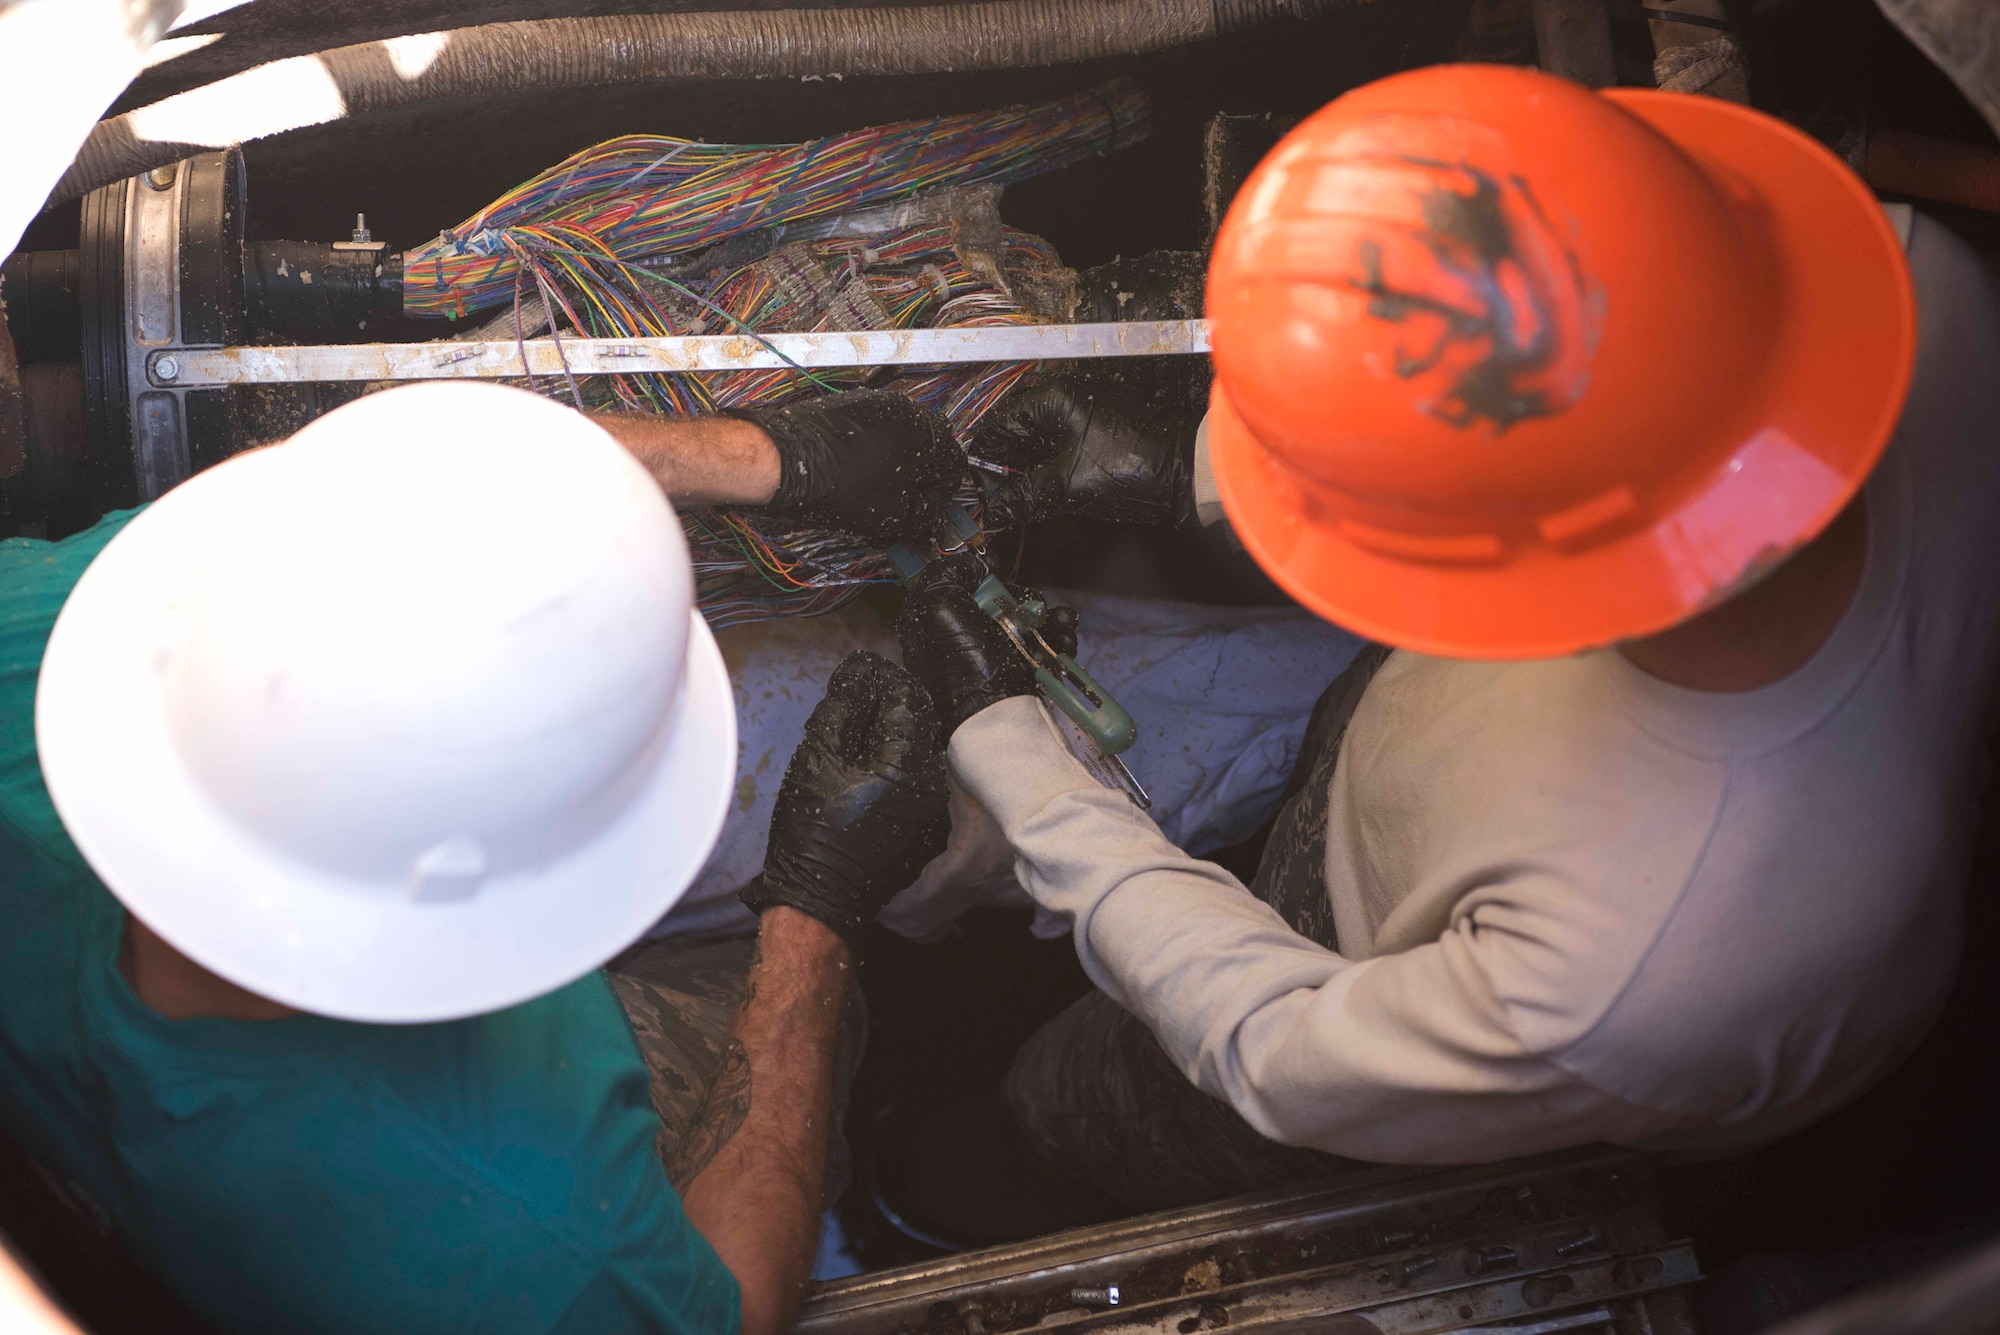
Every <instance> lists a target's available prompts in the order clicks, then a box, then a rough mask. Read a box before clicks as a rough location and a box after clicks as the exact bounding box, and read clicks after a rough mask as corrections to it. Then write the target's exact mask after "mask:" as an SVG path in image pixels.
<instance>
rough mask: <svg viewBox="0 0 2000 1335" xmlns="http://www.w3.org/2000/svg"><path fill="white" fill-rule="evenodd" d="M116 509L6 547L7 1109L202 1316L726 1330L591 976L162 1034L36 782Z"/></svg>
mask: <svg viewBox="0 0 2000 1335" xmlns="http://www.w3.org/2000/svg"><path fill="white" fill-rule="evenodd" d="M127 518H129V516H114V517H112V518H111V519H107V520H106V521H105V522H104V523H102V524H100V525H99V526H97V527H96V528H94V529H91V530H89V531H88V532H85V533H82V534H79V535H77V536H76V537H75V538H72V539H69V540H67V541H65V542H61V543H55V544H50V543H41V542H29V541H13V542H7V543H0V943H4V945H0V950H4V958H0V1089H4V1091H5V1095H4V1097H0V1117H5V1118H6V1120H7V1124H8V1129H9V1130H10V1131H11V1132H12V1133H13V1134H14V1136H15V1138H16V1139H18V1140H19V1142H20V1143H21V1144H22V1145H23V1146H25V1147H26V1148H27V1149H28V1150H29V1151H30V1153H32V1154H33V1155H34V1156H35V1157H36V1158H37V1159H38V1160H40V1161H41V1162H42V1163H43V1164H44V1165H45V1166H46V1167H47V1168H49V1169H50V1170H52V1172H54V1173H55V1174H56V1175H57V1176H58V1177H59V1178H61V1179H63V1180H64V1182H65V1185H66V1186H67V1187H68V1188H69V1190H70V1191H71V1193H72V1194H73V1195H74V1196H75V1197H77V1198H78V1199H79V1200H80V1201H81V1202H82V1203H83V1204H84V1205H85V1207H86V1208H87V1209H90V1210H91V1211H92V1212H93V1213H94V1214H96V1215H97V1216H98V1218H99V1221H100V1223H102V1224H103V1225H104V1226H105V1227H106V1228H107V1229H108V1230H109V1231H110V1232H111V1233H112V1234H113V1236H114V1237H116V1238H117V1239H119V1240H120V1241H122V1242H123V1243H125V1244H126V1245H128V1246H129V1247H131V1248H132V1249H133V1250H134V1251H135V1252H136V1253H137V1254H138V1255H139V1257H140V1259H142V1260H143V1261H145V1262H146V1263H147V1264H148V1265H150V1266H151V1267H152V1268H154V1269H155V1270H156V1271H157V1272H159V1273H160V1274H161V1275H162V1276H163V1277H164V1278H166V1279H167V1280H168V1281H169V1282H170V1283H172V1284H173V1285H174V1286H175V1287H176V1288H177V1289H178V1290H179V1291H180V1292H181V1293H182V1294H183V1295H184V1296H186V1297H187V1298H188V1299H189V1300H190V1301H191V1302H192V1303H193V1304H194V1306H195V1307H196V1308H197V1310H199V1311H200V1312H201V1313H202V1314H203V1315H204V1316H206V1317H207V1318H208V1319H209V1320H210V1321H211V1322H213V1323H214V1324H215V1325H216V1326H217V1327H218V1328H219V1329H222V1330H228V1331H253V1330H327V1331H340V1332H343V1333H344V1335H345V1333H352V1332H360V1331H371V1330H378V1331H396V1332H410V1331H418V1330H446V1329H451V1330H472V1329H477V1330H523V1331H525V1330H554V1329H564V1330H571V1329H574V1330H600V1329H602V1330H609V1329H622V1328H630V1327H631V1326H633V1325H635V1324H646V1323H651V1324H652V1325H655V1326H658V1327H660V1328H664V1329H680V1330H713V1329H724V1328H733V1326H734V1323H735V1320H736V1304H737V1294H736V1286H735V1284H734V1282H733V1281H732V1280H731V1279H730V1277H729V1275H728V1272H727V1271H726V1270H724V1269H723V1268H722V1266H721V1264H720V1263H719V1262H718V1261H717V1260H716V1258H715V1255H714V1253H713V1251H712V1250H711V1249H710V1248H709V1246H708V1244H707V1243H706V1242H705V1241H704V1240H703V1239H702V1238H701V1236H700V1235H699V1234H698V1233H696V1232H695V1231H694V1229H693V1228H691V1227H690V1226H689V1224H688V1223H687V1221H686V1219H685V1217H684V1216H683V1214H682V1212H681V1207H680V1202H679V1201H678V1199H677V1198H676V1197H675V1195H674V1192H673V1190H672V1188H671V1187H670V1186H669V1184H668V1182H667V1178H666V1173H665V1170H664V1169H663V1168H662V1166H661V1164H660V1161H659V1159H658V1157H657V1155H656V1154H655V1151H654V1139H655V1136H656V1134H657V1132H658V1130H659V1122H658V1120H657V1118H656V1117H655V1116H654V1114H653V1111H652V1107H651V1104H650V1100H649V1094H648V1085H647V1076H646V1070H645V1067H644V1065H643V1064H642V1063H641V1060H640V1057H639V1053H638V1050H637V1048H636V1047H635V1046H634V1043H633V1039H632V1034H631V1030H630V1029H629V1028H628V1027H627V1025H626V1021H625V1018H624V1014H623V1012H622V1011H621V1010H620V1008H619V1006H618V1003H617V1001H616V1000H615V998H614V997H613V996H612V993H611V990H610V986H609V984H608V983H607V982H606V981H605V978H604V976H603V975H602V974H601V973H592V974H589V975H587V976H586V977H584V978H582V979H581V980H579V981H577V982H575V983H571V984H570V985H568V986H567V987H563V988H560V989H558V990H556V991H554V992H552V993H549V994H548V995H545V996H543V997H540V998H537V999H536V1000H533V1001H530V1002H527V1003H524V1004H522V1005H518V1006H514V1007H511V1008H508V1009H505V1010H500V1011H496V1012H492V1013H489V1014H485V1015H480V1016H475V1017H473V1018H471V1019H466V1020H459V1021H453V1022H449V1023H441V1024H416V1025H367V1024H355V1023H350V1022H345V1021H338V1020H330V1019H324V1018H320V1017H316V1016H306V1015H295V1016H291V1017H289V1018H285V1019H278V1020H264V1021H241V1020H227V1019H219V1018H203V1019H194V1020H186V1021H174V1020H169V1019H167V1018H165V1017H164V1016H162V1015H160V1014H158V1013H156V1012H155V1011H153V1010H152V1009H150V1008H149V1007H147V1006H146V1005H144V1004H143V1003H142V1002H140V1001H139V1000H138V998H137V997H136V996H135V995H134V994H133V992H132V990H131V988H130V987H129V986H128V985H127V984H126V981H125V979H124V977H123V976H122V974H121V972H120V969H119V967H118V955H119V950H120V946H121V942H122V941H123V938H124V935H125V930H126V923H127V918H126V913H125V910H124V909H123V907H121V906H120V904H119V903H118V901H117V900H116V899H114V898H113V897H112V896H111V894H110V892H109V891H107V890H106V889H105V888H104V886H103V884H102V883H101V882H100V881H99V880H98V879H97V877H96V876H94V875H93V874H92V873H91V871H90V870H89V868H88V867H87V866H86V865H85V863H84V861H83V858H82V856H81V854H79V853H78V851H77V849H76V846H75V845H74V844H73V843H72V842H71V840H70V838H69V836H68V835H67V834H66V833H64V830H63V827H62V824H61V822H60V821H59V820H58V818H57V815H56V811H55V809H54V807H53V806H52V805H51V803H50V801H49V797H48V793H47V790H46V788H45V787H44V785H43V780H42V774H41V769H40V765H39V761H38V758H37V755H36V750H35V744H34V735H35V734H34V699H35V685H36V676H37V672H38V670H39V668H40V665H41V659H42V652H43V646H44V645H45V643H46V642H47V639H48V636H49V631H50V628H51V627H52V625H53V624H54V621H55V618H56V613H57V611H58V610H59V609H60V607H61V605H62V603H63V601H64V599H65V598H66V597H67V596H68V594H69V591H70V588H71V587H72V586H73V585H74V584H75V582H76V580H77V579H78V578H79V577H80V576H81V575H82V573H83V570H84V568H85V567H86V566H87V565H88V564H89V563H90V561H91V559H92V558H93V557H95V555H96V554H97V552H98V551H99V550H100V549H101V548H102V547H103V546H104V545H105V544H106V543H107V542H108V541H109V540H110V539H111V538H112V537H113V536H115V535H116V533H117V532H118V531H120V529H121V528H122V527H123V524H124V522H125V520H126V519H127Z"/></svg>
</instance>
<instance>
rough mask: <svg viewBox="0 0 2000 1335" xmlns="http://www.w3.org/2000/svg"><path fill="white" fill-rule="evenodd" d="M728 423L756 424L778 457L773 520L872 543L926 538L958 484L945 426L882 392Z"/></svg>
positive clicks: (746, 415) (959, 457)
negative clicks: (787, 518)
mask: <svg viewBox="0 0 2000 1335" xmlns="http://www.w3.org/2000/svg"><path fill="white" fill-rule="evenodd" d="M731 415H732V416H735V417H740V418H743V419H745V420H747V421H751V422H755V423H756V424H757V425H758V426H760V427H762V428H763V429H764V433H765V434H766V435H768V436H769V437H770V438H771V443H772V444H773V445H774V446H776V447H777V451H778V490H777V493H776V494H775V495H773V496H772V497H771V500H770V503H769V506H768V508H769V509H770V510H772V511H773V512H775V513H777V514H782V515H788V516H791V517H792V518H794V519H802V520H806V521H807V522H809V523H813V524H818V525H820V526H822V527H825V528H832V529H839V530H841V531H842V532H845V533H853V534H856V535H858V536H860V537H863V538H866V539H868V540H869V541H871V542H879V543H883V544H885V545H886V544H889V543H893V542H907V541H914V540H916V539H920V538H926V537H929V536H931V535H932V534H933V533H934V532H935V531H936V526H937V521H938V516H939V514H940V512H941V511H942V509H943V507H944V503H945V502H946V501H948V500H950V499H951V497H952V494H953V493H954V492H956V491H957V490H958V484H959V480H960V479H961V478H963V477H964V475H965V453H964V451H962V450H960V449H959V447H958V442H957V440H956V439H955V438H954V437H953V436H952V434H951V424H950V423H948V422H946V421H945V420H944V418H943V417H942V416H941V415H939V414H938V413H935V412H932V411H931V410H930V409H928V408H925V407H922V406H920V405H918V404H915V403H912V402H911V401H910V400H908V399H906V398H904V397H903V396H902V395H900V394H892V393H889V392H888V391H886V390H857V391H855V392H854V393H851V394H835V395H833V396H832V397H830V398H824V399H808V400H806V401H805V402H803V403H794V404H792V405H790V406H788V407H784V408H755V409H743V410H740V411H737V412H734V413H732V414H731Z"/></svg>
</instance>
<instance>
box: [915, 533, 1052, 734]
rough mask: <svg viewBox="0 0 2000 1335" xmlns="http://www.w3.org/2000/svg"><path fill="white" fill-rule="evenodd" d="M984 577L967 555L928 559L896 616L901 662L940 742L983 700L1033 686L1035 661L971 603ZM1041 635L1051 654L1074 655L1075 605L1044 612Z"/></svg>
mask: <svg viewBox="0 0 2000 1335" xmlns="http://www.w3.org/2000/svg"><path fill="white" fill-rule="evenodd" d="M985 574H986V572H985V568H984V567H983V566H981V565H980V564H979V562H978V561H977V559H975V558H973V557H970V556H961V557H956V558H952V559H949V560H943V561H933V562H931V564H930V565H928V566H926V567H925V568H924V572H923V573H922V574H921V575H919V576H917V578H916V579H915V580H913V581H912V582H911V584H910V591H909V596H908V597H907V598H906V599H905V600H904V603H903V611H902V614H901V615H900V616H898V617H897V618H896V642H897V643H898V644H900V645H901V646H902V649H903V662H904V663H906V664H908V665H909V668H910V670H911V671H912V672H914V673H916V674H917V677H918V679H919V680H921V681H922V682H923V683H924V685H925V686H927V687H929V688H930V692H931V698H932V699H934V700H936V701H937V705H938V711H939V713H940V714H941V715H942V716H943V718H944V725H945V736H946V738H947V739H949V737H950V735H951V734H952V733H953V732H956V731H957V730H958V725H959V724H961V723H963V722H965V720H967V719H969V718H971V717H972V716H973V715H974V714H977V713H978V712H979V711H980V710H982V709H984V708H986V707H987V706H988V705H991V704H997V703H998V702H1000V701H1002V700H1005V699H1008V698H1009V697H1011V696H1016V695H1032V694H1034V691H1035V666H1034V664H1033V663H1030V662H1029V661H1028V659H1027V658H1026V657H1025V656H1024V655H1023V654H1022V653H1021V651H1020V649H1019V648H1017V647H1016V646H1015V644H1014V642H1013V641H1012V640H1011V639H1009V638H1008V637H1007V632H1006V631H1004V630H1002V629H1001V628H1000V623H999V622H997V621H995V620H994V619H993V618H992V617H990V616H988V615H987V614H986V613H985V612H983V611H981V610H980V607H979V604H978V603H977V602H975V601H974V600H973V597H972V591H973V589H974V588H976V587H978V584H979V581H980V580H981V579H983V578H984V577H985ZM1016 592H1017V593H1020V592H1023V591H1021V590H1016ZM1042 636H1043V638H1044V639H1046V640H1048V642H1049V645H1050V647H1051V648H1054V649H1055V650H1056V651H1057V652H1059V653H1066V654H1070V655H1074V654H1075V653H1076V612H1075V610H1074V609H1073V608H1068V607H1055V608H1051V609H1049V619H1048V624H1046V625H1045V626H1044V627H1043V628H1042Z"/></svg>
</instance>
